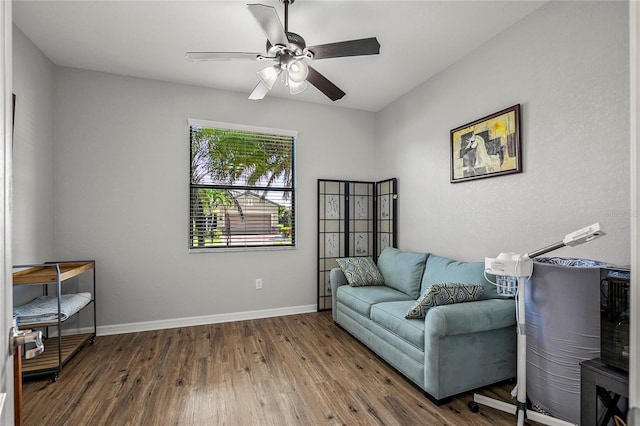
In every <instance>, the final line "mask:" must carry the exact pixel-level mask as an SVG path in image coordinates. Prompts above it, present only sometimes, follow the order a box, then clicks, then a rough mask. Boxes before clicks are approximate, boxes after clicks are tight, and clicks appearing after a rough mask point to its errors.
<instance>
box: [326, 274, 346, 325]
mask: <svg viewBox="0 0 640 426" xmlns="http://www.w3.org/2000/svg"><path fill="white" fill-rule="evenodd" d="M329 281H330V282H331V308H332V309H331V314H332V315H333V320H334V321H335V319H336V303H337V300H336V294H337V293H338V287H340V286H341V285H346V284H348V282H347V277H345V276H344V272H342V269H340V268H333V269H332V270H331V272H330V273H329Z"/></svg>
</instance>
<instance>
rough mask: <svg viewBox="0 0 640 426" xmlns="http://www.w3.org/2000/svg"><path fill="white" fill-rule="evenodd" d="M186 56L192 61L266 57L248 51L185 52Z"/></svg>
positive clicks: (252, 59)
mask: <svg viewBox="0 0 640 426" xmlns="http://www.w3.org/2000/svg"><path fill="white" fill-rule="evenodd" d="M186 57H187V59H188V60H190V61H192V62H196V61H233V60H248V61H255V60H258V59H266V58H265V57H264V55H262V54H261V53H248V52H187V54H186Z"/></svg>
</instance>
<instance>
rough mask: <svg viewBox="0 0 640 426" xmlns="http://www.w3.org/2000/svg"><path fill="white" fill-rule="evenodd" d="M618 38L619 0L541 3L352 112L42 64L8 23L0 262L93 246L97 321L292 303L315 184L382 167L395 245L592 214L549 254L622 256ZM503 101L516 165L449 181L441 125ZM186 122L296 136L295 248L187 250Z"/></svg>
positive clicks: (123, 324)
mask: <svg viewBox="0 0 640 426" xmlns="http://www.w3.org/2000/svg"><path fill="white" fill-rule="evenodd" d="M627 31H628V26H627V10H626V6H625V5H624V4H602V3H592V2H587V3H582V2H566V3H565V2H558V3H552V4H549V5H546V6H544V7H542V8H541V9H539V10H538V11H536V12H535V13H534V14H532V15H530V16H529V17H527V18H525V19H524V20H523V21H521V22H520V23H518V24H516V25H515V26H514V27H512V28H510V29H509V30H507V31H506V32H505V33H503V34H501V35H500V36H498V37H497V38H496V39H494V40H492V41H490V42H489V43H487V44H486V45H484V46H483V47H481V48H480V49H478V50H477V51H475V52H474V53H473V54H471V55H470V56H468V57H467V58H465V59H463V60H462V61H461V62H459V63H457V64H455V65H453V66H452V67H450V68H449V69H447V70H445V71H443V72H442V73H441V74H439V75H438V76H436V77H435V78H433V79H431V80H429V81H427V82H425V83H424V84H423V85H421V86H420V87H418V88H416V89H415V90H413V91H412V92H410V93H408V94H406V95H405V96H403V97H401V98H400V99H399V100H398V101H396V102H395V103H394V104H392V105H390V106H389V107H387V108H385V109H384V110H383V111H381V112H380V113H378V114H372V113H366V112H361V111H352V110H345V109H341V108H335V107H327V106H319V105H313V104H305V103H300V102H295V101H288V100H281V99H273V98H267V99H265V100H264V101H261V102H249V101H248V100H246V97H245V96H244V95H240V94H233V93H228V92H223V91H215V90H209V89H203V88H198V87H192V86H183V85H177V84H169V83H163V82H158V81H151V80H143V79H136V78H130V77H123V76H116V75H111V74H104V73H98V72H91V71H83V70H77V69H69V68H61V67H57V66H55V65H53V64H51V63H50V62H49V61H48V60H46V58H44V56H43V55H42V54H41V53H40V52H39V51H38V50H37V48H35V46H33V44H32V43H31V42H30V41H29V40H27V39H26V38H25V37H24V35H22V34H21V33H20V32H19V30H17V29H16V32H15V33H16V34H15V35H14V56H15V70H14V84H15V86H16V93H17V94H18V110H17V115H16V141H15V144H16V152H15V158H14V161H15V164H14V173H15V176H14V179H15V180H14V193H15V195H14V212H20V213H19V214H16V215H15V216H14V217H15V221H14V237H15V238H14V250H15V251H14V259H15V260H16V261H18V260H19V261H20V262H38V261H44V260H50V259H51V258H53V257H54V256H55V258H58V259H78V258H80V259H83V258H95V259H96V260H97V265H98V294H97V296H98V323H99V325H101V326H102V330H103V332H110V331H113V332H117V331H125V330H127V327H130V329H136V328H137V329H143V328H153V327H154V326H156V325H160V326H168V325H171V324H178V323H180V321H181V319H185V318H187V319H189V318H191V319H193V318H195V320H192V322H198V321H199V319H201V320H202V321H203V322H206V321H208V320H211V319H212V318H213V319H225V318H228V319H235V318H239V317H242V315H245V314H246V316H252V315H259V314H260V311H261V310H271V311H269V312H278V310H281V311H282V312H287V311H295V310H297V309H298V310H309V309H312V308H313V306H315V303H316V273H315V271H316V263H315V258H316V179H318V178H341V179H367V180H368V179H375V178H380V177H384V178H386V177H392V176H397V177H399V179H400V182H399V188H400V200H399V212H400V218H399V224H400V246H401V247H402V248H405V249H414V250H424V251H430V252H435V253H438V254H443V255H449V256H452V257H456V258H459V259H463V260H478V259H482V258H483V257H484V256H490V255H493V254H497V253H498V252H501V251H515V252H524V251H529V250H533V249H536V248H539V247H541V246H543V245H546V244H548V243H551V242H554V241H556V240H557V239H558V238H560V236H562V235H564V234H566V233H567V232H570V231H573V230H575V229H577V228H578V227H582V226H585V225H588V224H590V223H592V222H595V221H600V222H601V223H602V224H603V225H604V226H605V227H606V230H607V232H608V235H607V236H606V237H605V238H602V239H600V240H598V241H595V242H593V243H590V244H586V245H584V246H580V247H578V248H575V249H571V250H569V249H563V250H561V251H558V252H556V253H557V254H559V255H567V256H585V257H591V258H596V259H600V260H606V261H610V262H616V263H628V262H629V159H628V152H629V130H628V128H629V122H628V120H629V111H628V110H629V105H628V103H629V102H628V90H629V86H628V69H629V66H628V32H627ZM22 99H24V101H22ZM22 102H24V103H22ZM515 103H520V104H522V116H523V121H522V136H523V149H524V173H522V174H518V175H510V176H505V177H498V178H491V179H484V180H478V181H472V182H466V183H460V184H455V185H452V184H450V183H449V130H450V129H452V128H455V127H457V126H459V125H461V124H464V123H466V122H469V121H472V120H474V119H476V118H479V117H482V116H484V115H487V114H489V113H492V112H494V111H497V110H499V109H501V108H504V107H506V106H510V105H513V104H515ZM52 111H53V112H52ZM188 117H193V118H201V119H210V120H215V121H226V122H231V123H240V124H249V125H256V126H263V127H273V128H283V129H293V130H298V131H299V139H298V151H297V163H298V171H297V182H298V203H299V204H298V212H297V218H298V225H299V228H298V232H299V239H298V241H299V247H298V249H297V250H290V251H275V252H274V251H262V252H246V253H237V252H232V253H213V254H191V255H190V254H188V253H187V214H188V195H187V194H188V159H189V152H188V143H187V137H188V127H187V122H186V120H187V118H188ZM21 128H22V130H20V129H21ZM53 146H55V150H54V149H53ZM20 150H22V152H20ZM372 164H373V165H374V167H371V165H372ZM53 196H55V200H54V198H53ZM18 216H19V217H18ZM54 228H55V235H53V234H52V231H51V230H52V229H54ZM258 277H261V278H263V281H264V289H263V290H261V291H257V290H255V288H254V287H255V285H254V280H255V278H258ZM214 317H215V318H214ZM187 322H188V321H187Z"/></svg>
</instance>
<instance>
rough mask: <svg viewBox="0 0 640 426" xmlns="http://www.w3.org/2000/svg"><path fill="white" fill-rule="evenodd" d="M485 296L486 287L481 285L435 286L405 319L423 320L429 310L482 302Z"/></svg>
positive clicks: (419, 300) (444, 284)
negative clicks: (444, 306) (455, 304)
mask: <svg viewBox="0 0 640 426" xmlns="http://www.w3.org/2000/svg"><path fill="white" fill-rule="evenodd" d="M483 294H484V287H483V286H482V285H480V284H452V283H442V284H434V285H432V286H431V287H429V288H428V289H427V291H425V292H424V294H423V295H422V297H420V299H418V300H417V301H416V303H415V304H414V305H413V306H412V307H411V309H409V311H408V312H407V315H405V318H409V319H421V318H424V317H425V316H426V315H427V310H429V308H432V307H434V306H441V305H452V304H454V303H463V302H473V301H475V300H480V297H482V295H483Z"/></svg>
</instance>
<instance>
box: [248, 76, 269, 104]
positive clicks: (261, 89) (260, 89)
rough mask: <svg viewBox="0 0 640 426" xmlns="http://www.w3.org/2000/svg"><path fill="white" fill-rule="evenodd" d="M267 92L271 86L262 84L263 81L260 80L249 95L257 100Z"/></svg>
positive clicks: (253, 99)
mask: <svg viewBox="0 0 640 426" xmlns="http://www.w3.org/2000/svg"><path fill="white" fill-rule="evenodd" d="M267 93H269V88H268V87H267V86H265V85H264V84H262V82H261V81H259V82H258V85H257V86H256V87H255V88H254V89H253V92H251V94H250V95H249V99H251V100H252V101H256V100H259V99H263V98H264V97H265V96H266V95H267Z"/></svg>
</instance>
